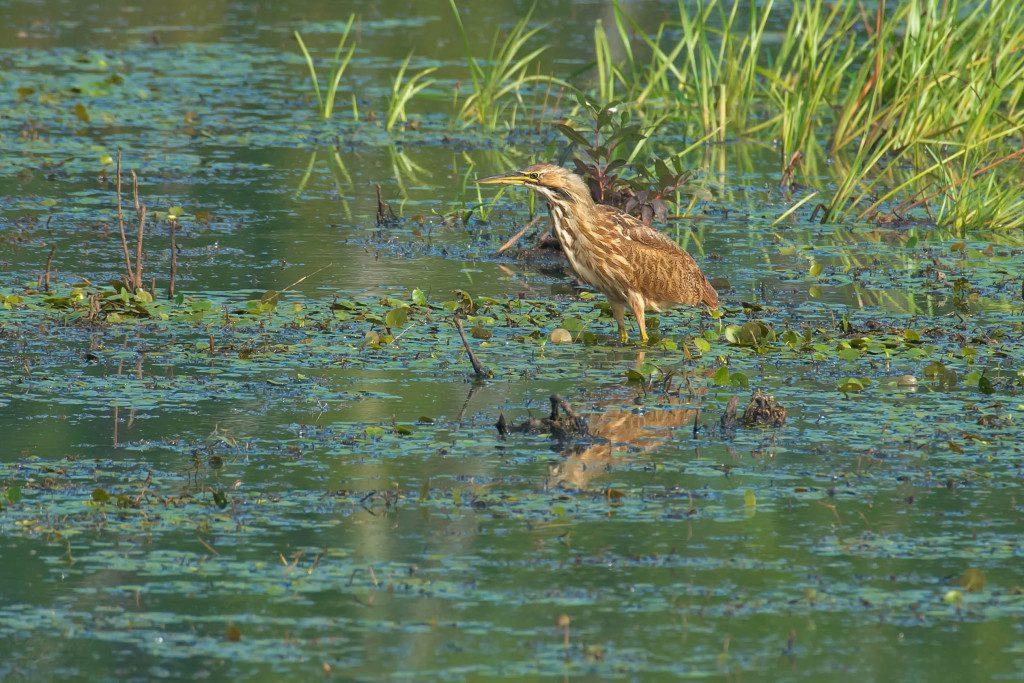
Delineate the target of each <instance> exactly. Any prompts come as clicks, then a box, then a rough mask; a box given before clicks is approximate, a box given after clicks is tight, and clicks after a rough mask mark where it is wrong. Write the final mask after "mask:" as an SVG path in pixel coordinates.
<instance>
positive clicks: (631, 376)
mask: <svg viewBox="0 0 1024 683" xmlns="http://www.w3.org/2000/svg"><path fill="white" fill-rule="evenodd" d="M646 379H647V378H646V377H644V374H643V373H642V372H639V371H637V370H626V381H628V382H629V383H630V384H640V383H642V382H643V381H644V380H646Z"/></svg>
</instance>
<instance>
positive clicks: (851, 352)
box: [838, 349, 862, 360]
mask: <svg viewBox="0 0 1024 683" xmlns="http://www.w3.org/2000/svg"><path fill="white" fill-rule="evenodd" d="M861 354H862V352H861V351H859V350H857V349H840V350H839V353H838V356H839V357H840V358H841V359H842V360H857V359H858V358H860V357H861Z"/></svg>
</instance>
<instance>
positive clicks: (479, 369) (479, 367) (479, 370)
mask: <svg viewBox="0 0 1024 683" xmlns="http://www.w3.org/2000/svg"><path fill="white" fill-rule="evenodd" d="M453 320H454V321H455V329H456V330H458V331H459V336H460V337H461V338H462V345H463V346H464V347H466V354H467V355H468V356H469V362H470V363H472V364H473V372H474V373H476V376H477V377H480V378H484V377H490V376H491V373H489V372H487V368H485V367H484V366H483V363H481V362H480V359H479V358H477V357H476V354H475V353H473V349H472V347H470V345H469V340H468V339H466V331H465V330H464V329H462V318H460V317H459V314H458V313H456V314H455V315H454V316H453Z"/></svg>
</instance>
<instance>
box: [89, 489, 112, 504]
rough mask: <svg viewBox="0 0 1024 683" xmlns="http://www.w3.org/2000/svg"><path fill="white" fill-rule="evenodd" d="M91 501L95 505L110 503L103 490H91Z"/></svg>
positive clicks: (107, 494)
mask: <svg viewBox="0 0 1024 683" xmlns="http://www.w3.org/2000/svg"><path fill="white" fill-rule="evenodd" d="M92 499H93V501H94V502H96V503H106V502H109V501H110V494H109V493H107V492H106V491H104V490H103V489H100V488H96V489H93V490H92Z"/></svg>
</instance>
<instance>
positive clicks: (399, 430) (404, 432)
mask: <svg viewBox="0 0 1024 683" xmlns="http://www.w3.org/2000/svg"><path fill="white" fill-rule="evenodd" d="M395 434H398V435H400V436H409V435H410V434H412V429H410V428H409V427H406V426H405V425H395Z"/></svg>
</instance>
